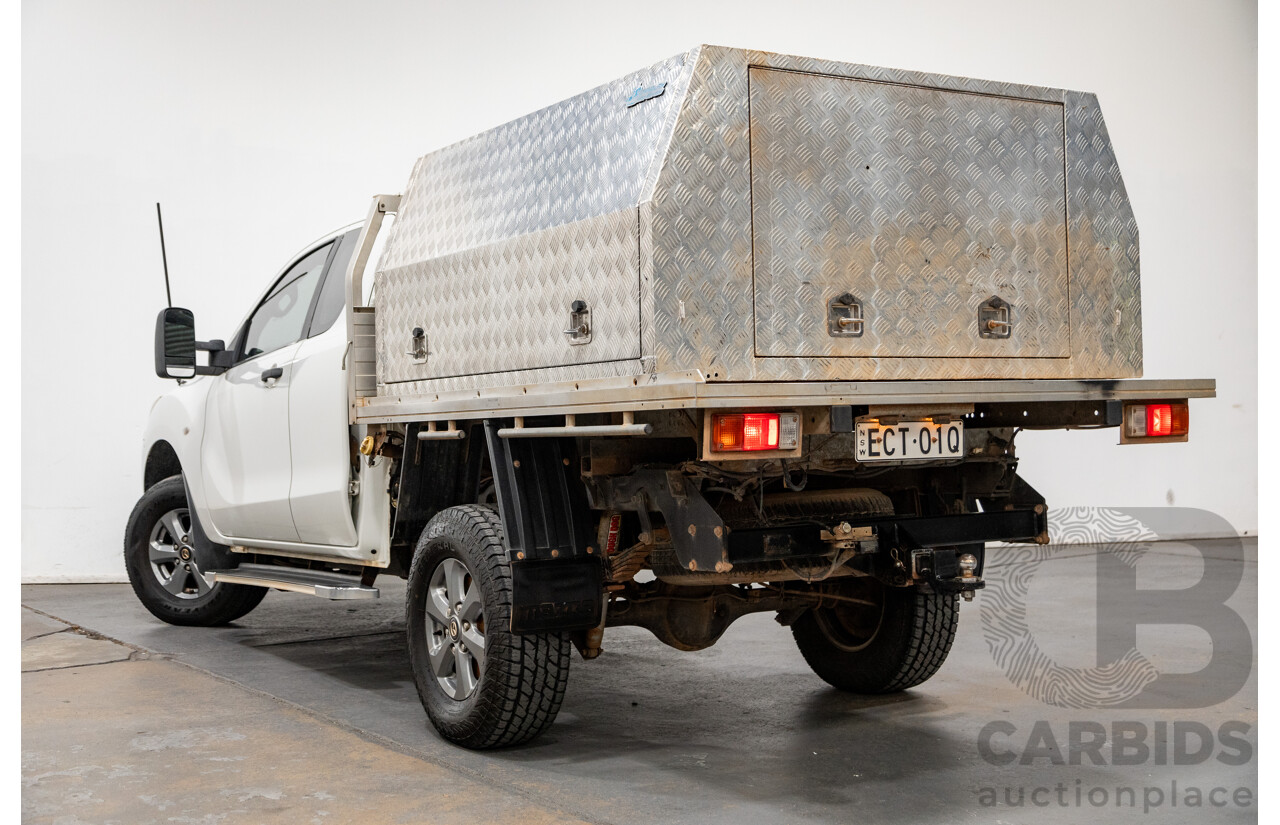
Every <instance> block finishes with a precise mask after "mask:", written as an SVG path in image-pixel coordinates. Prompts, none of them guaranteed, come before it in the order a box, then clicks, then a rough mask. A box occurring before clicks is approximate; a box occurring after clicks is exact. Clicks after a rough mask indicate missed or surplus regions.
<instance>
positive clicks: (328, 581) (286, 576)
mask: <svg viewBox="0 0 1280 825" xmlns="http://www.w3.org/2000/svg"><path fill="white" fill-rule="evenodd" d="M206 578H208V579H211V580H212V581H214V582H226V583H227V584H248V585H252V586H254V587H270V588H272V589H275V590H288V591H291V592H293V593H307V594H309V595H312V596H319V597H320V598H322V599H376V598H378V596H379V595H381V594H380V593H379V592H378V588H376V587H370V586H368V585H364V584H361V583H360V577H359V576H349V575H346V574H343V573H331V572H328V571H324V570H303V569H301V568H295V567H280V566H277V565H274V564H242V565H240V566H239V567H236V568H234V569H232V570H214V571H211V572H210V573H209V574H208V575H207V576H206Z"/></svg>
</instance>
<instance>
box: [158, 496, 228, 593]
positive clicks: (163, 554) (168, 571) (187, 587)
mask: <svg viewBox="0 0 1280 825" xmlns="http://www.w3.org/2000/svg"><path fill="white" fill-rule="evenodd" d="M147 558H148V561H149V562H150V565H151V574H152V575H153V576H155V577H156V581H157V582H159V583H160V587H162V588H163V589H164V590H165V592H167V593H168V594H169V595H171V596H174V597H176V598H179V599H198V598H200V597H202V596H207V595H208V594H209V593H210V592H212V590H213V586H212V585H210V584H209V582H208V581H207V580H206V579H205V577H204V574H203V572H202V571H201V570H200V565H199V564H198V563H197V562H196V553H195V547H193V546H192V542H191V512H190V511H189V510H187V509H186V508H185V507H183V508H179V509H174V510H170V511H169V512H167V513H165V514H164V515H163V516H161V517H160V518H159V519H158V520H157V521H156V523H155V526H153V527H152V528H151V535H150V536H149V537H148V540H147Z"/></svg>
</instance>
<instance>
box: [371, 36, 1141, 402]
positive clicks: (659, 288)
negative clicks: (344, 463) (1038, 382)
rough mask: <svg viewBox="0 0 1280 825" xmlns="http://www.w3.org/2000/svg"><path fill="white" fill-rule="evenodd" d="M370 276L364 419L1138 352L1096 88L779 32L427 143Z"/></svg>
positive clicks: (1120, 198) (1132, 371) (1134, 359)
mask: <svg viewBox="0 0 1280 825" xmlns="http://www.w3.org/2000/svg"><path fill="white" fill-rule="evenodd" d="M374 280H375V295H376V299H375V301H374V303H375V304H376V347H375V353H374V355H375V358H376V363H375V364H374V365H373V366H374V370H373V372H374V374H375V375H376V384H375V386H376V389H370V390H366V391H365V392H363V393H360V395H361V396H362V397H361V398H360V399H358V401H357V405H358V407H359V408H360V409H358V410H357V413H356V417H357V418H365V419H376V418H382V419H384V420H390V419H392V418H394V417H396V414H397V412H399V413H404V412H406V402H410V401H417V402H424V401H430V402H432V403H431V404H430V406H423V405H422V404H421V403H416V404H411V406H412V407H414V408H415V409H414V412H416V413H441V414H443V413H444V412H448V411H453V412H457V411H459V410H458V405H457V404H454V403H450V402H451V401H458V402H461V401H465V400H466V399H474V398H477V397H481V398H489V399H491V400H492V403H490V404H482V405H481V406H491V407H495V408H509V407H510V404H509V403H507V401H503V399H508V400H509V401H512V402H513V403H527V399H528V396H529V395H530V394H531V393H532V394H534V395H535V396H536V395H539V394H543V393H546V392H547V391H549V390H555V389H563V388H565V387H569V386H572V387H573V388H574V392H575V393H577V396H576V399H577V401H578V402H580V403H586V402H590V401H592V400H599V401H607V400H608V399H612V398H619V396H618V395H617V393H618V392H622V393H623V394H624V395H627V394H628V393H627V388H628V387H639V386H641V384H642V383H643V384H644V385H646V386H649V387H651V388H652V387H654V386H658V385H662V386H667V387H675V386H683V387H685V390H683V391H679V392H677V391H675V390H669V391H668V392H667V393H665V394H662V393H659V395H661V396H662V397H664V398H686V399H688V398H693V397H694V396H697V395H699V394H705V387H706V386H708V385H713V384H717V383H724V384H731V383H737V382H851V381H859V382H867V381H902V380H904V379H912V380H921V381H939V380H941V381H952V380H966V379H967V380H983V379H1075V380H1079V379H1126V378H1135V377H1138V376H1140V375H1141V372H1142V335H1141V327H1142V324H1141V300H1140V291H1139V270H1138V231H1137V226H1136V224H1135V222H1134V219H1133V214H1132V212H1131V210H1130V208H1129V203H1128V198H1127V196H1126V193H1125V189H1124V185H1123V182H1122V181H1121V177H1120V172H1119V168H1118V166H1117V163H1116V159H1115V156H1114V154H1113V152H1112V148H1111V143H1110V140H1109V139H1108V136H1107V131H1106V127H1105V125H1104V123H1103V119H1102V114H1101V111H1100V109H1099V107H1098V102H1097V99H1096V97H1095V96H1093V95H1091V94H1087V93H1082V92H1072V91H1063V90H1058V89H1047V88H1039V87H1031V86H1023V85H1016V84H1008V83H996V82H988V81H980V80H971V79H966V78H957V77H946V76H939V75H929V74H921V73H916V72H906V71H897V70H892V69H884V68H876V67H870V66H861V65H854V64H847V63H835V62H828V61H821V60H812V59H807V58H800V57H791V56H784V55H776V54H770V53H764V52H754V51H744V50H737V49H728V48H720V47H712V46H703V47H699V48H696V49H693V50H691V51H689V52H687V53H684V54H681V55H678V56H676V57H673V58H670V59H668V60H665V61H662V62H660V63H657V64H655V65H653V66H650V67H649V68H647V69H643V70H641V71H638V72H635V73H633V74H631V75H628V76H626V77H624V78H621V79H619V80H616V81H614V82H612V83H608V84H605V85H603V86H600V87H597V88H595V89H592V90H591V91H588V92H585V93H583V94H581V95H578V96H577V97H574V98H571V99H569V100H566V101H563V102H561V103H558V104H556V105H553V106H550V107H548V108H546V109H543V110H541V111H538V112H534V113H533V114H530V115H528V116H526V117H523V118H520V119H518V120H515V121H512V122H510V123H507V124H505V125H503V126H499V127H497V128H494V129H491V130H489V131H487V132H484V133H482V134H479V135H476V136H474V137H472V138H469V139H467V140H464V141H462V142H460V143H457V144H455V145H452V146H449V147H446V148H443V149H440V150H437V151H435V152H432V153H430V154H428V155H425V156H424V157H422V158H421V159H420V160H419V161H418V162H417V164H416V166H415V167H414V170H413V173H412V176H411V177H410V180H409V183H408V185H407V187H406V188H405V190H404V192H403V195H402V199H401V202H400V204H399V208H398V212H397V216H396V222H395V224H394V225H393V226H392V227H391V229H390V230H389V235H388V238H387V241H386V245H385V248H384V251H383V254H382V256H381V258H380V260H378V262H377V265H376V267H375V269H374ZM415 332H417V333H420V334H421V337H420V338H417V339H415V337H414V334H415ZM693 385H699V386H700V387H703V389H690V388H689V387H691V386H693ZM593 391H596V392H598V393H600V394H601V395H600V397H599V398H593V395H592V393H593ZM516 396H519V397H520V401H519V402H515V401H514V398H515V397H516ZM629 397H630V398H631V399H632V400H635V398H637V395H636V393H635V392H634V391H632V392H630V393H629ZM693 405H694V406H699V404H697V403H696V402H693ZM473 406H474V405H473ZM632 406H634V405H632ZM446 408H447V409H446Z"/></svg>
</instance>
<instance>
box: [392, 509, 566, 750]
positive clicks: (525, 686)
mask: <svg viewBox="0 0 1280 825" xmlns="http://www.w3.org/2000/svg"><path fill="white" fill-rule="evenodd" d="M405 625H406V628H407V633H408V645H409V663H410V666H411V667H412V669H413V680H414V683H415V685H416V686H417V688H418V698H419V699H421V700H422V706H423V707H424V708H425V709H426V711H427V716H428V717H429V718H430V719H431V723H432V725H434V726H435V728H436V730H437V731H439V732H440V735H441V736H443V737H444V738H445V739H448V740H449V741H451V742H454V743H456V744H458V745H462V746H463V747H466V748H473V749H483V748H498V747H506V746H509V745H518V744H520V743H522V742H527V741H529V740H530V739H533V738H534V737H535V736H537V735H538V734H540V733H542V732H543V731H544V730H546V729H547V728H548V727H550V726H551V723H552V721H554V720H555V718H556V714H557V713H558V712H559V711H560V703H561V702H562V701H563V700H564V690H565V685H566V684H567V683H568V679H569V654H570V649H571V645H570V641H569V637H568V635H567V634H564V633H526V634H515V633H512V632H511V631H510V629H509V628H510V626H511V567H510V563H509V561H508V559H507V551H506V547H505V546H504V544H503V532H502V521H501V519H500V518H499V517H498V514H497V513H496V512H494V510H493V509H492V508H490V507H485V506H481V505H465V506H461V507H450V508H449V509H447V510H443V511H441V512H440V513H438V514H437V515H436V516H435V518H433V519H431V522H430V523H429V524H428V525H427V527H426V529H425V530H423V531H422V537H421V538H420V539H419V540H418V546H417V548H416V549H415V550H414V554H413V564H412V565H411V566H410V568H409V587H408V594H407V598H406V600H405Z"/></svg>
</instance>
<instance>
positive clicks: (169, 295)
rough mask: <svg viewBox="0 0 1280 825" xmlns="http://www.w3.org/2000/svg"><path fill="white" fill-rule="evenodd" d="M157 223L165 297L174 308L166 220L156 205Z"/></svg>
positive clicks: (157, 204)
mask: <svg viewBox="0 0 1280 825" xmlns="http://www.w3.org/2000/svg"><path fill="white" fill-rule="evenodd" d="M156 223H157V224H159V225H160V260H162V261H164V297H165V298H167V299H168V300H169V307H170V308H172V307H173V293H172V292H170V291H169V256H168V255H166V254H165V251H164V218H162V217H160V204H159V203H156Z"/></svg>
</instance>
